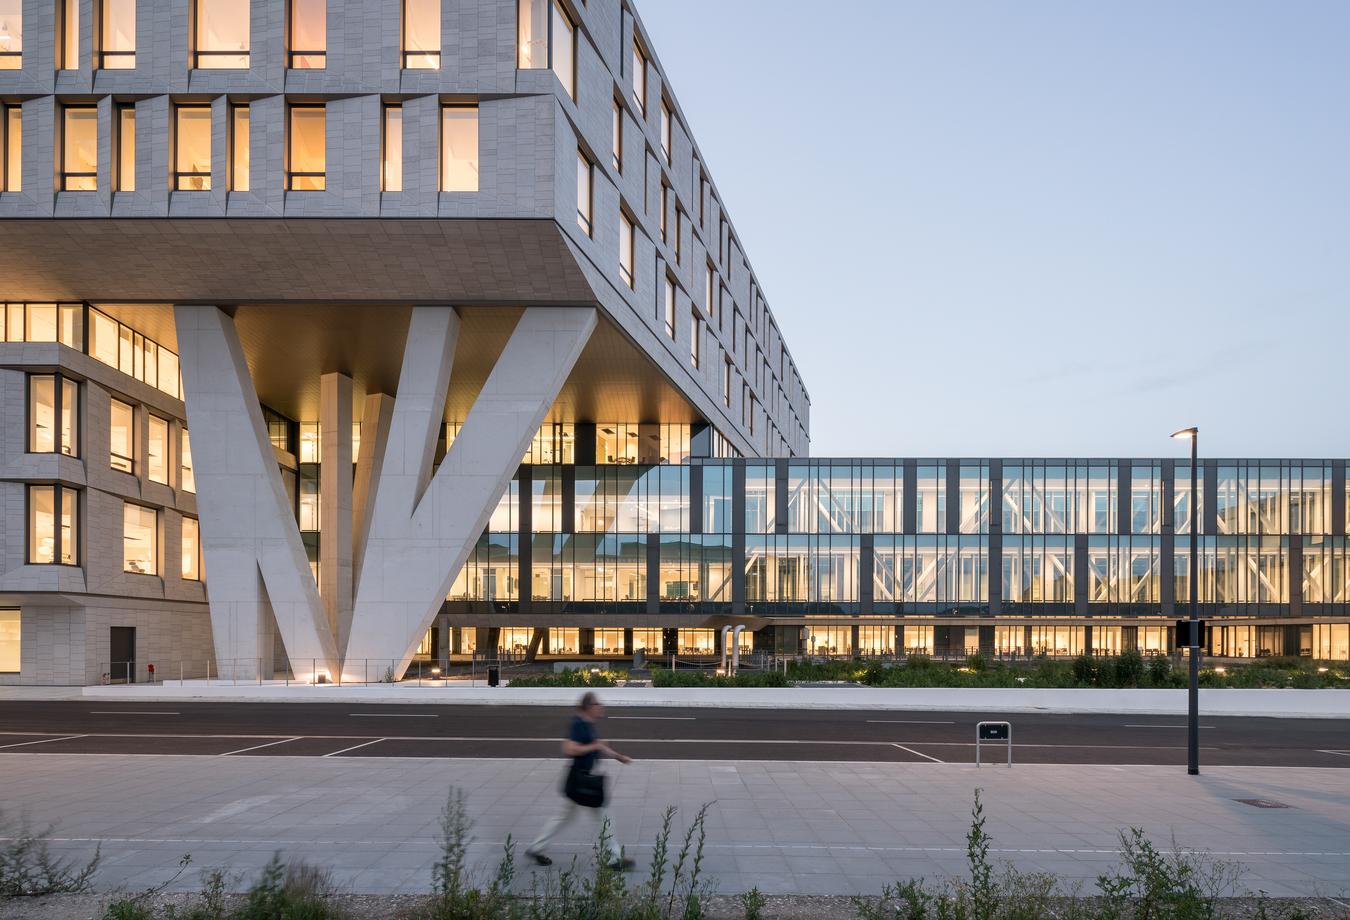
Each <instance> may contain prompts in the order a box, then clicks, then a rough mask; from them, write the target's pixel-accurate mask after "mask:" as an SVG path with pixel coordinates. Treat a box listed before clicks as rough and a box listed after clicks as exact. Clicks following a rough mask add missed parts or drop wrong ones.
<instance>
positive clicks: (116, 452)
mask: <svg viewBox="0 0 1350 920" xmlns="http://www.w3.org/2000/svg"><path fill="white" fill-rule="evenodd" d="M135 418H136V412H135V410H134V409H132V408H131V406H128V405H127V404H126V403H124V402H121V401H119V400H116V399H114V400H113V401H112V413H111V415H110V417H109V422H110V426H109V432H108V435H109V437H108V463H109V465H111V466H112V468H113V469H115V470H121V471H122V472H124V473H134V472H135V471H136V459H135V458H136V453H135V451H136V448H135V444H136V441H135V436H134V432H135V430H136V429H135Z"/></svg>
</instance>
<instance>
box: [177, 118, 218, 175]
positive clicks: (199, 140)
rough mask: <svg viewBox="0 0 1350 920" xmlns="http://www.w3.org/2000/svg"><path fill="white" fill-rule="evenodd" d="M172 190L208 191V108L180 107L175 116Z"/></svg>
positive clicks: (209, 142) (209, 126)
mask: <svg viewBox="0 0 1350 920" xmlns="http://www.w3.org/2000/svg"><path fill="white" fill-rule="evenodd" d="M174 124H175V127H176V129H177V130H176V132H175V135H174V144H175V147H174V172H173V176H174V186H173V187H174V188H175V189H177V190H178V191H180V192H206V191H210V190H211V108H210V106H205V105H180V106H178V109H177V111H176V112H175V115H174Z"/></svg>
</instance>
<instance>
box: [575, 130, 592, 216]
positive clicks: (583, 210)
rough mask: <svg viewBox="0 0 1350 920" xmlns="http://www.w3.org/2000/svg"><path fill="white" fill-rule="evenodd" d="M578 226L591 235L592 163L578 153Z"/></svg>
mask: <svg viewBox="0 0 1350 920" xmlns="http://www.w3.org/2000/svg"><path fill="white" fill-rule="evenodd" d="M577 225H578V226H579V227H581V229H582V230H584V231H585V233H586V235H587V236H590V235H591V161H590V160H588V159H586V154H584V153H582V152H581V151H580V150H578V151H577Z"/></svg>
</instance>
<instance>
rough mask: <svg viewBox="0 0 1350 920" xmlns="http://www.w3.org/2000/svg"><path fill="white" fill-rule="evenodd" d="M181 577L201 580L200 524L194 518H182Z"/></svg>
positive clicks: (189, 579) (188, 579)
mask: <svg viewBox="0 0 1350 920" xmlns="http://www.w3.org/2000/svg"><path fill="white" fill-rule="evenodd" d="M181 558H182V566H183V578H184V579H185V580H187V581H201V580H202V540H201V524H200V523H199V522H198V521H197V519H196V518H190V517H185V518H183V539H182V557H181Z"/></svg>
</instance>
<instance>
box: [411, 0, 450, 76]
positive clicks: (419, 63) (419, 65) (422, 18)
mask: <svg viewBox="0 0 1350 920" xmlns="http://www.w3.org/2000/svg"><path fill="white" fill-rule="evenodd" d="M440 66H441V0H403V67H404V69H406V70H436V69H437V68H439V67H440Z"/></svg>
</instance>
